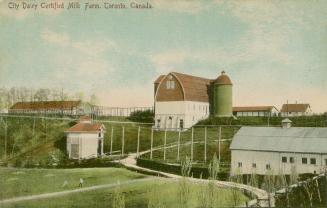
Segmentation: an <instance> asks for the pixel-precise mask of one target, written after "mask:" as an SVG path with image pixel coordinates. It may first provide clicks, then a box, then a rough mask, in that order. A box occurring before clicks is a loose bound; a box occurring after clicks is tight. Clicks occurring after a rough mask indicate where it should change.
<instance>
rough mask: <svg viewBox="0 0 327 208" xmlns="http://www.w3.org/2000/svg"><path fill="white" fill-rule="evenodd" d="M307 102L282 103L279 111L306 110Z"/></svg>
mask: <svg viewBox="0 0 327 208" xmlns="http://www.w3.org/2000/svg"><path fill="white" fill-rule="evenodd" d="M309 107H310V105H309V104H283V106H282V109H281V111H280V112H306V111H307V109H308V108H309Z"/></svg>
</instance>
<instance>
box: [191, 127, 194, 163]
mask: <svg viewBox="0 0 327 208" xmlns="http://www.w3.org/2000/svg"><path fill="white" fill-rule="evenodd" d="M193 139H194V127H192V136H191V161H193Z"/></svg>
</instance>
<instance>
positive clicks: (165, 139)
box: [164, 129, 167, 161]
mask: <svg viewBox="0 0 327 208" xmlns="http://www.w3.org/2000/svg"><path fill="white" fill-rule="evenodd" d="M166 144H167V129H165V138H164V161H165V160H166Z"/></svg>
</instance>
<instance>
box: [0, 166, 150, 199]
mask: <svg viewBox="0 0 327 208" xmlns="http://www.w3.org/2000/svg"><path fill="white" fill-rule="evenodd" d="M144 177H146V176H145V175H142V174H138V173H135V172H131V171H128V170H126V169H122V168H76V169H16V168H0V200H1V199H6V198H12V197H17V196H25V195H32V194H40V193H47V192H56V191H64V190H70V189H76V188H78V184H79V179H80V178H83V179H84V187H88V186H94V185H99V184H109V183H116V182H117V181H118V180H119V181H125V180H131V179H138V178H144ZM65 180H67V181H68V185H67V186H66V187H62V186H63V183H64V181H65Z"/></svg>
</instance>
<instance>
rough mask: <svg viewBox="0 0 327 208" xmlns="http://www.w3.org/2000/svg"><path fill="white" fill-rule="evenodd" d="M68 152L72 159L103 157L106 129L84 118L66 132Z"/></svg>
mask: <svg viewBox="0 0 327 208" xmlns="http://www.w3.org/2000/svg"><path fill="white" fill-rule="evenodd" d="M66 133H67V152H68V155H69V158H71V159H86V158H92V157H98V156H102V155H103V142H104V141H103V138H104V133H105V127H104V125H103V124H101V123H93V122H92V120H91V119H90V118H89V117H82V118H81V119H80V121H79V123H77V124H76V125H74V126H72V127H70V128H69V129H67V130H66Z"/></svg>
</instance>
